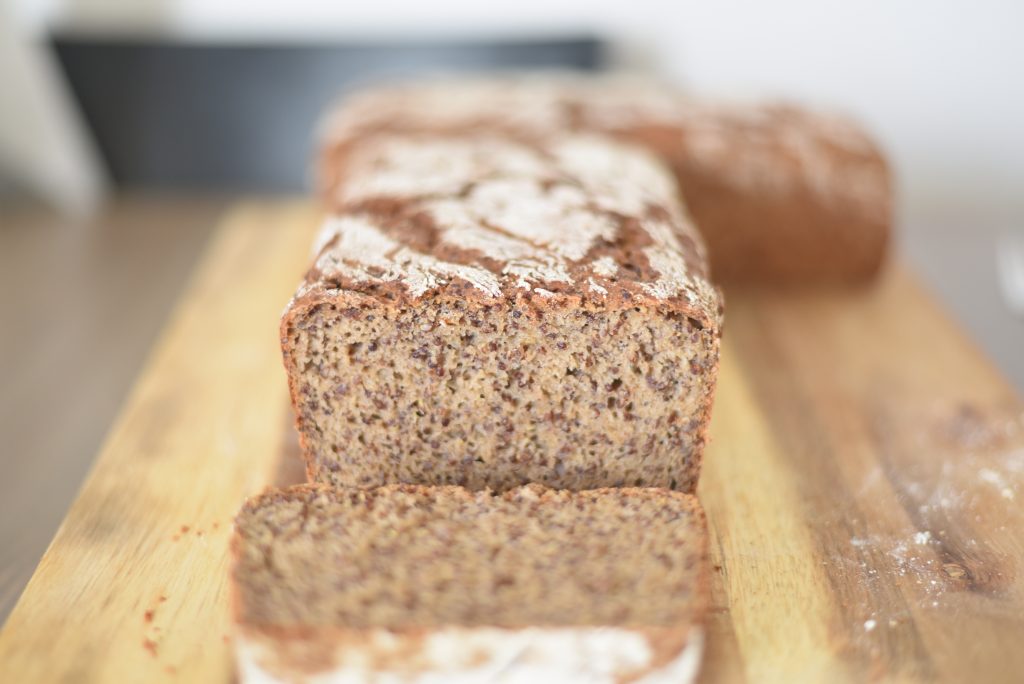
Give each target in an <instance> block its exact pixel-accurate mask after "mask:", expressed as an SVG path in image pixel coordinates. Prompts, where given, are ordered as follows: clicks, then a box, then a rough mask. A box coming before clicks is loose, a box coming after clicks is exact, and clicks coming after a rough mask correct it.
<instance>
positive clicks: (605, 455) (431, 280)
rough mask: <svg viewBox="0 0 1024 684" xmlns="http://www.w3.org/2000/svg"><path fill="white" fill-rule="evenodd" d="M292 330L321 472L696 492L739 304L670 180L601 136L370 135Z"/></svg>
mask: <svg viewBox="0 0 1024 684" xmlns="http://www.w3.org/2000/svg"><path fill="white" fill-rule="evenodd" d="M345 174H346V180H345V182H344V189H343V190H341V191H340V192H341V194H340V196H339V204H338V205H337V207H336V212H337V213H336V215H335V216H333V217H331V218H330V219H329V220H328V221H327V223H326V225H325V226H324V230H323V233H322V234H321V237H320V240H319V241H318V243H317V246H316V248H315V254H316V257H315V261H314V264H313V267H312V268H311V269H310V271H309V273H308V274H307V277H306V281H305V283H303V285H302V286H301V287H300V289H299V291H298V293H297V294H296V296H295V298H294V299H293V301H292V302H291V304H290V305H289V306H288V308H287V310H286V312H285V314H284V317H283V320H282V325H281V345H282V349H283V352H284V362H285V367H286V369H287V371H288V379H289V384H290V388H291V396H292V402H293V404H294V407H295V412H296V419H297V424H298V428H299V433H300V438H301V442H302V446H303V451H304V454H305V458H306V461H307V467H308V471H309V475H310V479H311V480H313V481H317V482H326V483H331V484H334V485H339V486H376V485H382V484H391V483H399V482H400V483H408V484H458V485H463V486H466V487H470V488H472V489H482V488H488V487H489V488H492V489H497V490H501V489H508V488H511V487H515V486H518V485H522V484H527V483H531V482H537V483H540V484H544V485H547V486H551V487H558V488H567V489H592V488H596V487H606V486H660V487H669V488H672V489H679V490H682V491H692V490H693V488H694V487H695V486H696V482H697V477H698V474H699V469H700V459H701V453H702V450H703V446H704V440H705V433H706V430H707V425H708V421H709V417H710V411H711V403H712V397H713V394H714V388H715V381H716V377H717V369H718V348H719V327H720V322H721V307H722V302H721V299H720V296H719V294H718V291H717V290H716V289H715V288H714V287H712V286H711V285H710V284H709V282H708V280H707V277H706V276H707V263H706V260H705V256H704V247H703V244H702V243H701V240H700V237H699V236H698V235H697V234H696V232H695V231H694V229H693V227H692V225H691V224H690V222H689V219H688V217H687V215H686V211H685V209H684V207H683V205H682V203H681V201H680V200H679V198H678V196H677V193H676V190H675V186H674V183H673V181H672V178H671V175H670V174H669V173H668V171H667V169H665V168H664V167H663V166H662V165H661V164H659V163H658V162H657V161H656V160H655V159H654V158H653V157H651V156H650V155H649V154H647V153H645V152H644V151H642V150H639V149H636V148H633V147H629V146H624V145H621V144H619V143H615V142H613V141H609V140H606V139H603V138H592V137H578V136H566V137H564V138H562V139H560V140H557V141H547V142H540V141H526V140H510V139H506V138H498V137H494V136H472V135H468V136H457V135H453V136H449V137H441V136H427V137H425V138H417V137H411V138H410V137H401V136H399V137H388V136H381V137H377V138H373V139H371V140H369V141H367V142H366V143H365V144H363V145H361V146H360V147H359V149H358V151H355V152H353V154H352V155H351V156H350V158H349V160H348V163H347V165H346V170H345Z"/></svg>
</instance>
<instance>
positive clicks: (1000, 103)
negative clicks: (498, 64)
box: [12, 0, 1024, 224]
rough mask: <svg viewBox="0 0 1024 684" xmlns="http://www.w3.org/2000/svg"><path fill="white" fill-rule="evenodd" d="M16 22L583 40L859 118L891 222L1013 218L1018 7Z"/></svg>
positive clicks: (30, 15) (594, 3) (1021, 67)
mask: <svg viewBox="0 0 1024 684" xmlns="http://www.w3.org/2000/svg"><path fill="white" fill-rule="evenodd" d="M12 6H13V9H14V11H15V13H16V14H17V15H18V16H19V17H20V19H21V20H22V22H23V25H27V26H28V27H29V28H30V29H31V30H35V31H42V30H46V29H48V28H52V27H60V28H63V29H72V30H76V31H88V32H99V33H120V34H129V35H133V34H158V35H170V36H173V37H178V38H181V39H183V40H205V39H214V40H228V41H231V40H250V39H257V40H272V41H273V40H295V39H299V40H302V39H328V40H333V39H371V38H389V39H394V38H402V37H411V38H445V37H451V38H478V37H482V36H503V37H523V36H531V35H537V34H559V33H566V32H578V31H584V32H586V31H590V32H593V33H594V34H596V35H598V36H601V37H605V38H607V39H608V40H609V41H610V42H611V43H612V45H613V46H614V52H613V56H614V58H615V61H616V62H617V63H618V64H620V65H624V66H627V67H631V68H646V69H651V70H653V71H655V72H657V73H660V74H661V75H663V76H665V77H666V78H668V79H671V80H673V81H675V82H678V83H680V84H685V85H687V86H689V87H691V88H692V89H694V90H697V91H698V92H707V93H709V94H718V95H726V96H732V97H759V96H786V97H791V98H797V99H799V100H801V101H806V102H811V103H820V104H823V105H826V106H830V107H834V108H838V109H840V110H844V111H847V112H851V113H853V114H855V115H856V116H857V117H859V118H860V119H861V120H862V121H863V122H864V123H865V124H867V125H868V127H869V128H870V129H871V130H872V131H873V133H874V134H875V135H876V136H877V137H878V138H879V139H880V140H881V141H882V142H883V143H884V145H885V147H886V149H887V150H888V152H889V154H890V156H891V158H892V160H893V162H894V165H895V167H896V170H897V175H898V179H899V184H900V198H901V203H900V206H901V213H902V218H904V219H911V220H928V219H930V218H931V217H936V216H938V217H943V218H944V219H948V218H949V217H950V216H963V217H970V219H971V220H985V221H988V222H993V221H994V222H999V223H1003V224H1009V223H1012V222H1013V221H1014V220H1015V219H1018V218H1020V217H1022V216H1024V2H1013V1H1012V0H1004V1H999V0H982V1H977V2H968V1H967V0H955V1H952V2H925V1H923V0H914V1H911V0H889V1H882V0H862V1H859V2H851V1H849V0H846V1H838V0H775V1H773V2H753V1H750V2H748V1H743V0H726V1H718V2H716V1H713V0H700V1H690V0H685V1H682V0H680V1H676V2H672V1H670V0H661V1H655V0H633V1H632V2H629V1H620V2H611V1H607V0H591V1H589V2H584V1H570V2H553V1H552V0H519V1H518V2H488V1H487V0H474V1H465V0H420V1H417V0H370V1H366V0H360V1H358V2H353V1H351V0H348V1H346V0H334V1H333V2H328V1H321V0H288V1H287V2H256V1H254V0H138V1H135V2H124V1H123V0H64V1H61V0H13V5H12Z"/></svg>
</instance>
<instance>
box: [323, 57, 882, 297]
mask: <svg viewBox="0 0 1024 684" xmlns="http://www.w3.org/2000/svg"><path fill="white" fill-rule="evenodd" d="M466 130H472V131H476V132H488V131H490V132H494V133H497V134H500V135H503V136H510V137H514V138H526V139H531V138H532V139H537V138H541V137H545V136H547V137H550V136H559V135H563V134H564V132H565V131H574V132H589V133H599V134H602V135H608V136H611V137H614V138H617V139H619V140H621V141H624V142H628V143H632V144H638V145H641V146H644V147H645V148H647V149H648V150H649V151H651V152H653V153H654V154H655V155H657V156H658V157H660V158H661V159H662V160H663V161H664V162H665V163H666V164H668V165H669V166H670V167H671V168H672V170H673V172H674V174H675V176H676V179H677V181H678V183H679V189H680V191H681V192H682V194H683V196H684V198H685V199H686V202H687V204H688V206H689V210H690V212H691V213H692V215H693V217H694V219H695V222H696V225H697V227H698V228H699V229H700V231H701V233H702V235H703V236H704V239H705V241H706V242H707V245H708V248H709V257H710V261H711V267H712V273H713V274H714V277H715V279H716V281H718V282H749V283H800V282H809V281H810V282H850V281H858V280H863V279H866V278H870V277H871V276H873V275H874V274H875V273H876V272H877V271H878V270H879V268H880V266H881V264H882V262H883V260H884V257H885V254H886V252H887V247H888V243H889V240H890V234H891V232H892V222H893V200H892V195H893V188H892V178H891V174H890V171H889V167H888V164H887V162H886V160H885V157H884V155H883V154H882V152H881V150H880V148H879V146H878V144H877V143H876V142H875V141H873V140H872V139H871V138H870V137H869V136H868V135H867V134H866V133H865V131H864V130H863V129H862V128H860V127H859V126H857V125H856V124H855V123H853V122H852V121H851V120H850V119H848V118H845V117H842V116H837V115H834V114H831V113H824V112H817V111H812V110H808V109H806V108H801V107H797V106H795V105H792V104H788V103H774V102H769V103H760V104H743V103H721V102H704V101H699V100H695V99H693V98H690V97H687V96H685V95H682V94H680V93H679V92H678V91H675V90H674V89H672V88H670V87H667V86H665V85H664V84H659V83H657V82H653V81H647V80H643V79H635V78H623V77H607V76H602V77H588V76H582V75H578V74H572V75H570V74H561V75H547V76H511V77H509V76H503V77H491V78H469V79H463V80H448V81H445V80H439V81H436V82H417V83H410V84H399V85H392V86H384V87H378V88H375V89H368V90H366V91H363V92H360V93H357V94H355V95H353V96H351V97H349V98H347V99H346V100H344V101H343V102H342V103H341V104H340V105H339V106H338V107H337V108H335V109H334V110H333V111H332V112H331V113H330V114H329V116H328V117H327V118H325V120H324V122H323V124H322V129H321V134H320V139H321V144H320V152H319V154H318V157H317V159H316V174H315V175H316V178H317V185H318V188H319V191H320V194H321V195H322V196H323V197H324V198H325V200H326V201H327V202H328V204H329V205H333V204H334V203H335V202H336V199H337V190H338V188H339V187H340V186H341V185H343V175H344V169H345V168H346V166H347V163H348V157H349V155H350V154H352V152H353V151H354V150H356V149H357V148H358V147H359V145H360V144H362V142H363V141H365V140H367V139H370V138H373V137H375V136H378V135H383V134H394V133H396V132H397V133H407V134H420V135H438V134H441V135H443V134H445V133H450V132H452V131H466Z"/></svg>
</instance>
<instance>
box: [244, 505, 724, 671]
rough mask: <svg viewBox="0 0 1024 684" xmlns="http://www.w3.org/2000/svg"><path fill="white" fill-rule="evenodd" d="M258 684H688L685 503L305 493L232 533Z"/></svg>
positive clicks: (694, 630)
mask: <svg viewBox="0 0 1024 684" xmlns="http://www.w3.org/2000/svg"><path fill="white" fill-rule="evenodd" d="M233 547H234V554H235V559H236V560H235V564H234V569H233V586H234V597H235V600H234V613H235V619H236V621H237V630H236V642H235V645H236V649H237V654H238V665H239V668H238V671H239V674H240V680H241V682H242V684H246V683H250V682H260V683H261V684H265V683H268V682H324V683H326V682H363V681H373V682H462V681H472V682H480V681H487V682H522V683H524V684H526V683H533V682H563V683H566V684H569V683H572V682H588V683H594V682H609V683H611V682H623V681H629V682H646V683H648V684H654V683H655V682H666V683H671V684H679V683H681V682H688V681H690V680H692V679H693V677H694V675H695V674H696V671H697V668H698V665H699V662H700V654H701V647H702V637H701V635H702V625H703V620H704V614H705V610H706V606H707V600H708V598H707V595H708V584H707V582H708V578H707V561H706V548H707V537H706V527H705V522H704V516H703V513H702V511H701V509H700V506H699V504H698V503H697V501H696V499H694V498H693V497H692V496H689V495H685V494H681V493H676V492H669V491H666V490H656V489H631V488H624V489H609V490H601V491H586V492H567V491H553V490H546V489H544V488H543V487H539V486H537V485H531V486H527V487H523V488H519V489H514V490H511V491H509V492H506V493H505V494H502V495H494V494H491V493H487V492H469V491H467V490H465V489H463V488H460V487H420V486H408V485H399V486H387V487H381V488H378V489H370V490H357V489H334V488H328V487H321V486H315V485H314V486H309V485H303V486H299V487H295V488H291V489H288V490H283V491H271V492H268V493H266V494H264V495H262V496H260V497H257V498H255V499H253V500H252V501H250V502H249V503H247V504H246V506H245V507H244V508H243V509H242V511H241V512H240V514H239V516H238V519H237V522H236V535H235V539H234V544H233Z"/></svg>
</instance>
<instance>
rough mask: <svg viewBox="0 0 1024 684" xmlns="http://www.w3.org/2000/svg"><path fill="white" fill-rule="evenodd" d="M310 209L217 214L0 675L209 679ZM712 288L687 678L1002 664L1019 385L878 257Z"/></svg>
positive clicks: (951, 674) (9, 629) (987, 672)
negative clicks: (716, 332)
mask: <svg viewBox="0 0 1024 684" xmlns="http://www.w3.org/2000/svg"><path fill="white" fill-rule="evenodd" d="M315 224H316V215H315V212H313V211H312V210H310V209H309V208H308V207H307V206H305V205H302V204H290V205H282V204H270V203H267V204H249V205H246V206H244V207H242V208H240V209H238V210H237V211H236V212H234V213H233V214H232V215H231V217H230V218H229V219H228V220H227V221H226V222H225V224H224V226H223V228H222V229H221V231H220V232H219V234H218V235H217V236H216V238H215V239H214V241H213V243H212V244H211V246H210V248H209V251H208V253H207V256H206V258H205V259H204V261H203V263H202V265H201V267H200V268H199V270H198V272H197V273H196V275H195V278H194V280H193V283H192V285H191V286H190V288H189V290H188V291H187V292H186V294H185V295H184V297H183V300H182V303H181V305H180V306H179V308H178V310H177V312H176V314H175V315H174V317H173V318H172V320H171V322H170V323H169V325H168V328H167V329H166V331H165V333H164V335H163V337H162V339H161V342H160V343H159V345H158V346H157V347H156V349H155V350H154V352H153V355H152V357H151V359H150V361H149V363H148V365H147V367H146V369H145V371H144V372H143V374H142V376H141V377H140V379H139V382H138V384H137V386H136V388H135V390H134V392H133V394H132V397H131V398H130V400H129V402H128V404H127V405H126V407H125V409H124V411H123V413H122V415H121V417H120V419H119V420H118V422H117V424H116V425H115V427H114V428H113V430H112V432H111V434H110V436H109V438H108V440H107V442H106V444H105V445H104V447H103V449H102V450H101V453H100V455H99V457H98V459H97V461H96V464H95V467H94V469H93V472H92V474H91V475H90V476H89V478H88V479H87V481H86V483H85V485H84V486H83V489H82V491H81V494H80V495H79V497H78V499H77V501H76V502H75V504H74V505H73V506H72V509H71V511H70V512H69V514H68V517H67V519H66V520H65V522H64V524H63V526H62V527H61V529H60V531H59V532H58V534H57V536H56V538H55V539H54V541H53V543H52V545H51V547H50V549H49V551H48V552H47V553H46V555H45V557H44V559H43V561H42V563H41V564H40V566H39V568H38V570H37V572H36V574H35V575H34V576H33V578H32V580H31V582H30V583H29V586H28V588H27V589H26V591H25V593H24V594H23V595H22V597H21V599H20V601H19V602H18V604H17V606H16V607H15V609H14V611H13V612H12V614H11V617H10V619H9V620H8V622H7V624H6V625H5V627H4V630H3V632H2V633H0V681H33V682H35V681H40V682H49V681H67V680H72V681H111V682H121V681H148V680H158V679H161V678H164V679H167V680H168V681H175V680H177V681H223V682H226V681H230V677H231V672H232V669H231V659H230V644H229V625H228V618H227V609H228V596H227V563H228V536H229V526H230V520H231V518H232V516H233V515H234V512H235V510H236V509H237V507H238V506H239V504H240V503H241V501H242V500H243V498H244V497H245V496H247V495H249V494H251V493H253V492H255V491H257V490H259V489H260V488H262V487H263V486H264V485H265V484H267V483H269V482H273V481H281V480H282V479H285V480H287V479H289V478H293V477H294V470H293V469H292V468H291V467H290V465H293V460H292V461H289V460H288V459H289V458H291V459H294V450H295V445H294V433H293V431H292V430H291V427H290V420H289V418H288V412H287V406H286V404H287V400H286V391H285V386H284V376H283V371H282V369H281V367H280V359H279V352H278V348H277V331H276V322H277V317H278V314H279V312H280V310H281V308H282V306H283V305H284V303H285V301H286V300H287V298H288V296H289V294H290V292H291V290H292V288H293V287H294V285H295V283H296V280H297V276H298V275H299V273H301V271H302V269H303V268H304V265H305V262H306V258H307V250H308V245H309V244H310V241H311V237H312V231H313V230H314V229H315ZM726 294H727V299H728V314H727V322H726V336H725V342H724V348H723V357H722V375H721V381H720V387H719V393H718V399H717V403H716V407H715V415H714V419H713V424H712V441H711V444H710V447H709V449H708V453H707V456H706V466H705V473H704V478H703V480H702V483H701V488H700V494H701V497H702V499H703V501H704V504H705V507H706V508H707V511H708V517H709V521H710V525H711V531H712V548H713V562H714V564H715V566H716V571H715V573H714V576H715V580H716V581H715V585H714V587H713V592H714V594H713V600H714V605H715V610H714V611H713V613H712V616H711V621H710V631H711V639H710V641H709V645H708V653H707V659H706V663H705V667H704V672H703V679H704V680H705V681H708V682H727V681H728V682H731V681H751V682H763V681H767V682H775V681H778V682H791V681H828V682H833V681H838V682H842V681H862V680H865V679H876V680H885V681H935V680H948V681H963V680H975V681H1014V680H1015V679H1019V675H1020V673H1021V672H1024V649H1021V648H1020V647H1019V644H1021V643H1024V579H1022V578H1021V576H1020V572H1021V569H1022V567H1024V566H1022V561H1024V514H1022V511H1021V507H1020V502H1021V501H1022V500H1024V407H1022V404H1021V402H1020V399H1019V397H1018V396H1017V395H1015V394H1014V392H1013V391H1012V390H1011V389H1010V388H1009V387H1008V385H1007V384H1006V383H1005V382H1004V380H1003V379H1002V378H1001V377H1000V376H999V375H998V373H996V372H995V371H994V369H993V368H992V367H991V366H990V364H989V363H988V362H987V361H986V360H985V359H984V358H983V357H982V356H981V355H980V354H979V353H978V352H977V350H976V349H975V348H974V347H973V345H972V344H971V343H970V341H969V340H967V339H966V338H965V337H964V336H963V335H962V334H961V333H960V331H959V330H958V329H957V328H956V327H955V326H954V325H952V324H951V323H950V322H949V321H948V319H947V318H946V317H945V316H944V315H943V313H942V312H941V311H939V310H938V309H937V307H936V306H935V305H934V303H933V302H932V301H931V299H930V298H929V297H928V296H927V295H926V294H924V293H923V292H922V290H921V288H920V287H919V286H918V285H917V283H916V281H915V280H914V278H913V277H911V276H910V275H909V274H907V273H906V272H905V271H904V270H902V269H901V268H899V267H892V268H890V269H889V270H888V271H887V272H886V273H885V274H884V275H883V277H882V278H881V279H880V280H879V281H878V282H877V283H876V284H874V285H873V286H871V287H867V288H864V289H861V290H856V291H850V290H846V291H821V292H812V293H808V292H803V293H799V292H789V293H785V292H775V293H771V292H756V291H735V292H727V293H726ZM289 455H290V456H289ZM283 457H287V458H285V459H284V461H282V458H283Z"/></svg>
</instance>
